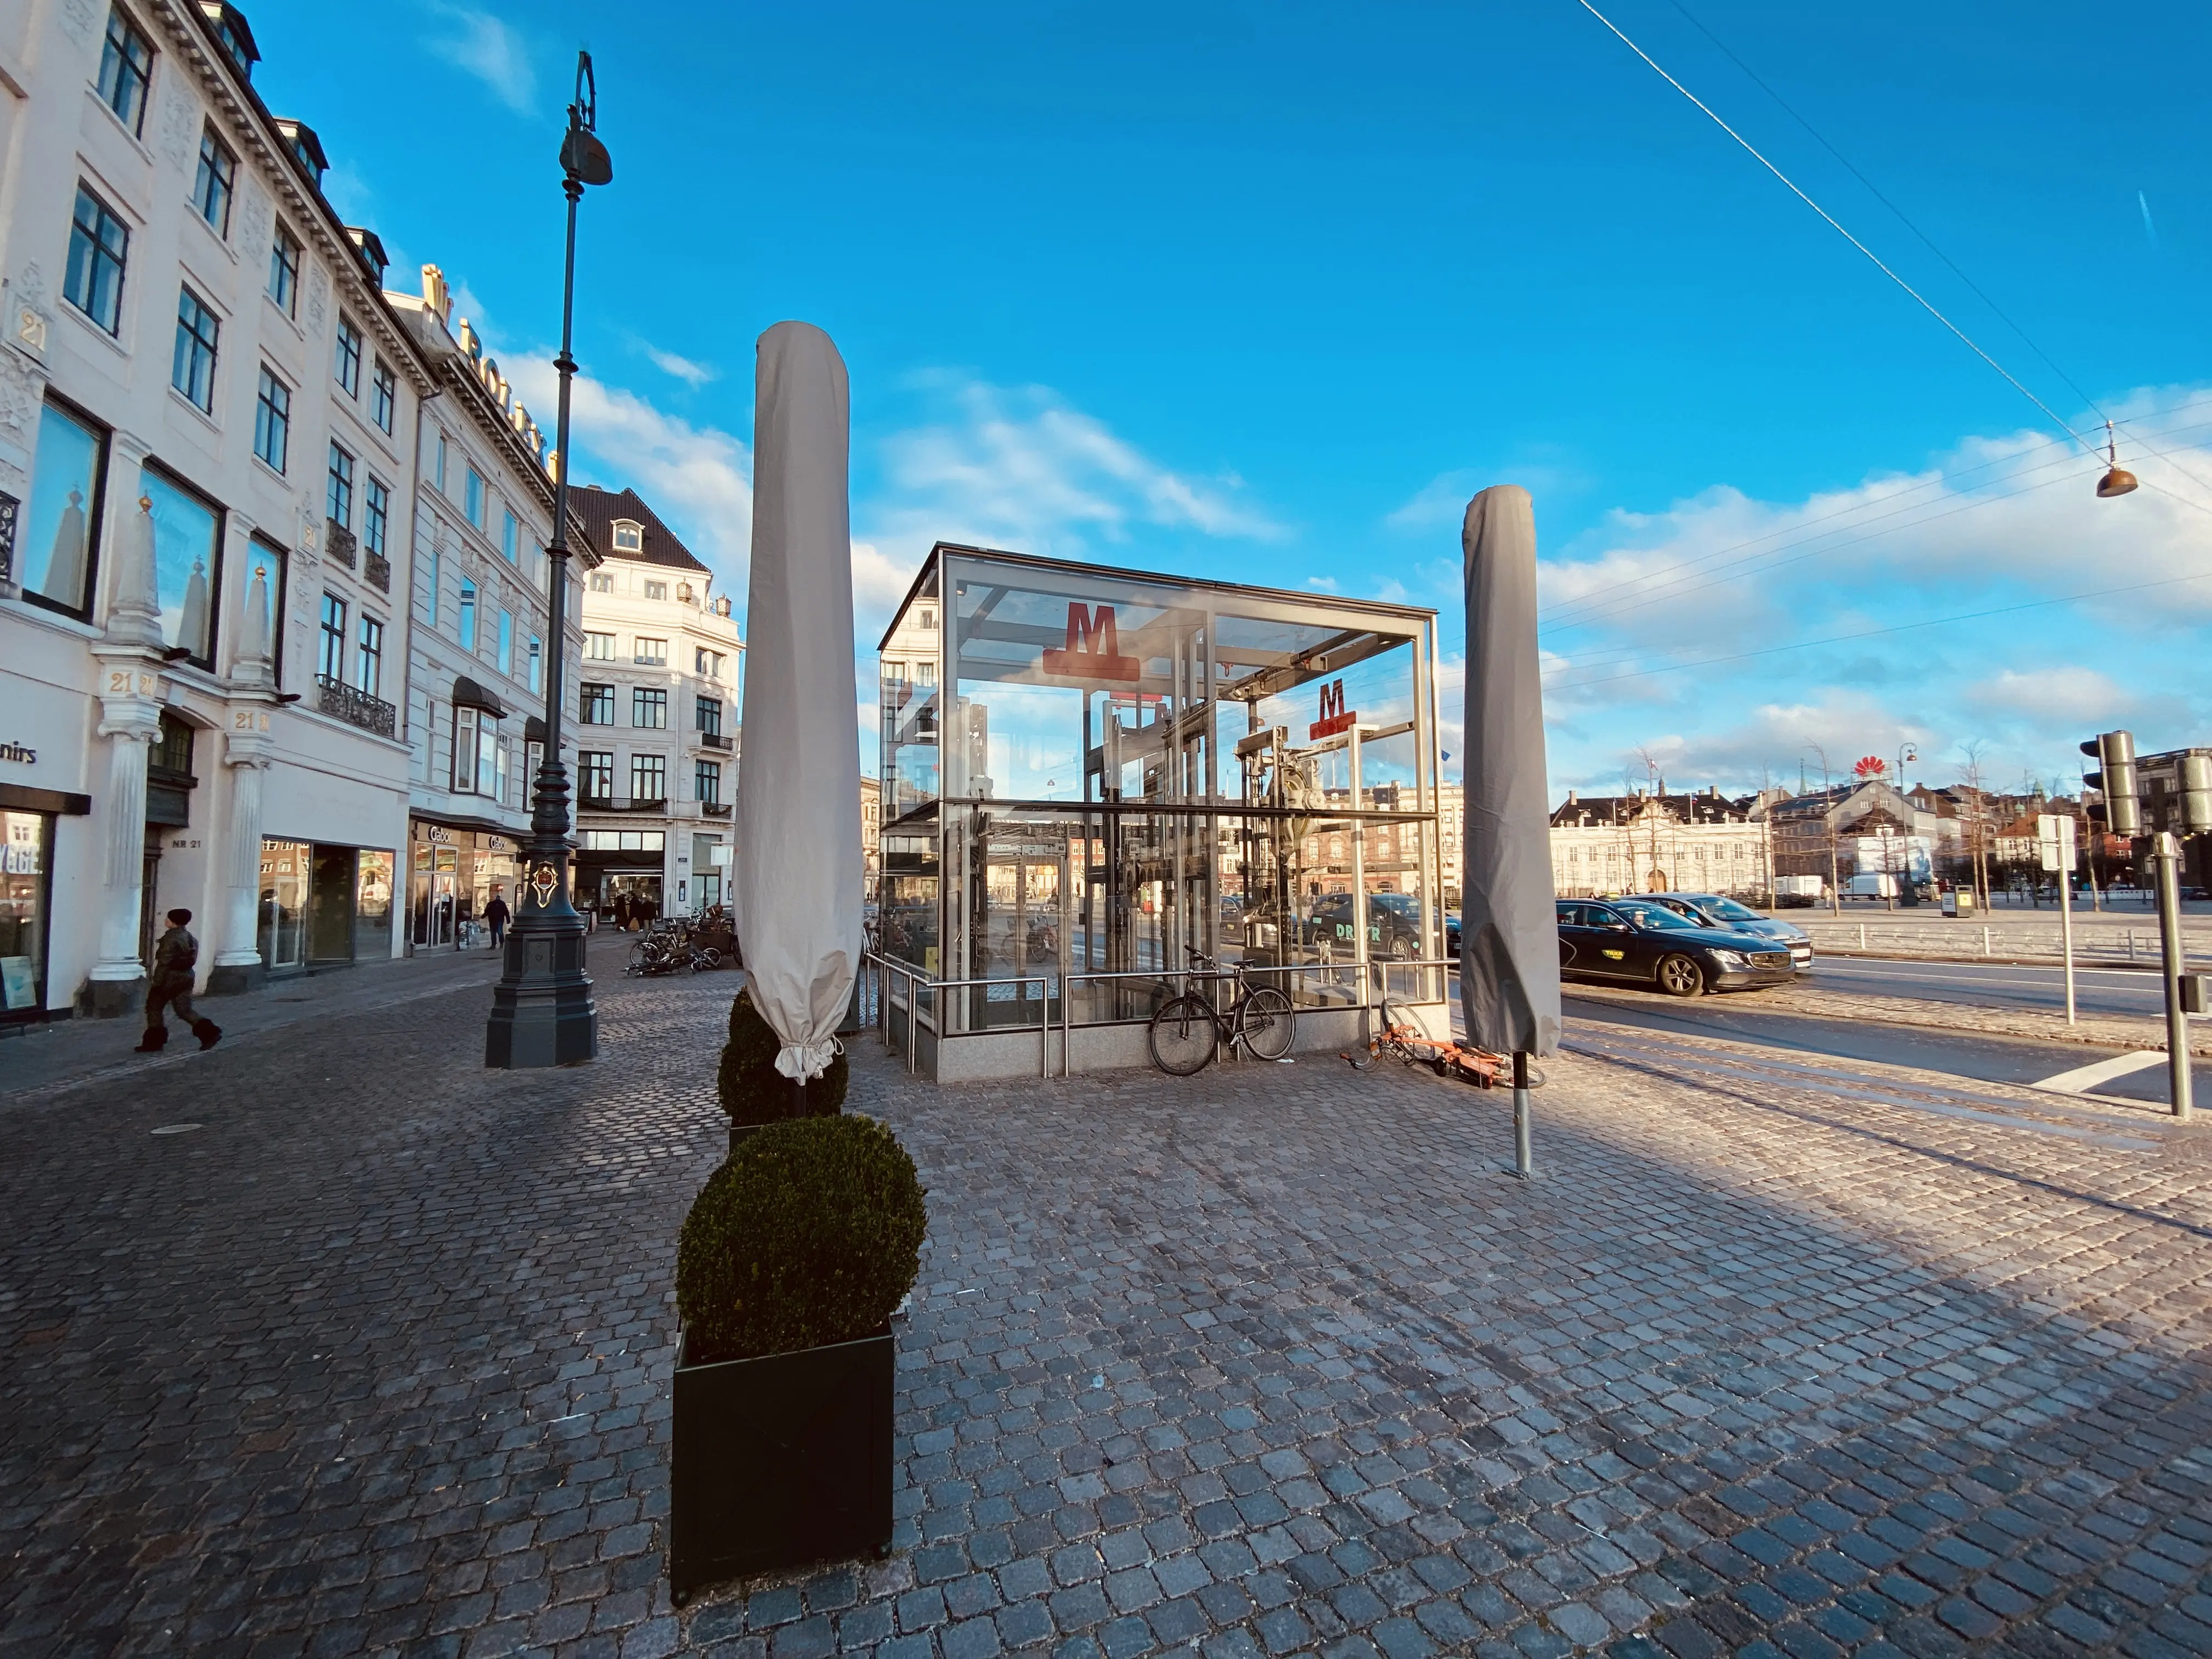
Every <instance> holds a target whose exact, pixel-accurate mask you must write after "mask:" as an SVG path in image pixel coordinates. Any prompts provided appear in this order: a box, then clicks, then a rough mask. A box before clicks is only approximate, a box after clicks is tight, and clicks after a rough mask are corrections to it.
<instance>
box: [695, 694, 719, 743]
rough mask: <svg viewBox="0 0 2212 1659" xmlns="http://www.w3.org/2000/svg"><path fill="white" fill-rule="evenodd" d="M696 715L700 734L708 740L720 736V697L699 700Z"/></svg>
mask: <svg viewBox="0 0 2212 1659" xmlns="http://www.w3.org/2000/svg"><path fill="white" fill-rule="evenodd" d="M697 714H698V723H699V729H700V730H701V731H702V732H705V733H706V734H707V735H708V737H710V738H719V737H720V736H721V735H722V700H721V699H720V697H702V698H700V699H699V701H698V708H697Z"/></svg>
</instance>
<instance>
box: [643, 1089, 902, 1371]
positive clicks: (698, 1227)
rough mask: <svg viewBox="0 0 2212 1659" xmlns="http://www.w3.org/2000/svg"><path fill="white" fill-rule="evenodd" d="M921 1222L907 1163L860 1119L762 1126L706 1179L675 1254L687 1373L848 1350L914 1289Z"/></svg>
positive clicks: (882, 1131) (883, 1133) (889, 1138)
mask: <svg viewBox="0 0 2212 1659" xmlns="http://www.w3.org/2000/svg"><path fill="white" fill-rule="evenodd" d="M928 1225H929V1223H928V1217H927V1213H926V1212H925V1211H924V1209H923V1206H922V1186H921V1179H920V1178H919V1177H918V1176H916V1175H915V1168H914V1160H913V1159H912V1158H909V1157H908V1156H907V1152H906V1148H905V1147H903V1146H900V1145H899V1144H898V1139H897V1138H896V1136H895V1135H893V1134H892V1133H891V1132H890V1130H889V1129H886V1128H885V1127H884V1126H883V1125H882V1124H880V1123H878V1122H877V1121H875V1119H873V1118H872V1117H863V1116H860V1115H857V1114H856V1115H853V1116H850V1117H846V1116H843V1115H838V1116H832V1117H810V1118H801V1119H799V1120H797V1121H793V1122H787V1123H772V1124H770V1125H769V1126H768V1127H765V1128H763V1129H762V1130H761V1131H760V1132H759V1133H757V1134H755V1135H753V1136H752V1137H751V1138H750V1139H748V1140H747V1141H746V1142H745V1143H744V1146H741V1147H740V1148H739V1149H738V1151H737V1152H733V1153H732V1154H731V1155H730V1158H729V1161H728V1162H727V1163H726V1164H723V1165H722V1167H721V1168H720V1169H719V1170H715V1171H714V1175H713V1176H711V1177H709V1179H708V1182H707V1184H706V1186H705V1187H704V1188H702V1190H701V1191H700V1194H699V1196H698V1197H697V1198H696V1200H693V1202H692V1205H691V1212H690V1214H689V1215H687V1216H685V1217H684V1231H683V1233H682V1235H681V1237H679V1239H678V1243H677V1248H676V1310H677V1313H678V1316H680V1317H681V1318H682V1319H683V1322H684V1335H685V1358H686V1360H687V1361H688V1362H689V1363H690V1364H713V1363H714V1362H716V1361H718V1360H724V1359H750V1358H756V1357H757V1356H759V1355H761V1354H770V1353H789V1352H793V1350H795V1349H799V1348H817V1347H822V1346H825V1345H827V1344H829V1343H832V1342H850V1341H853V1340H855V1339H857V1338H860V1337H863V1336H866V1335H867V1334H870V1333H871V1332H872V1331H874V1330H877V1329H878V1328H880V1327H881V1326H882V1325H883V1323H884V1321H885V1320H887V1319H889V1318H890V1316H891V1312H892V1310H894V1309H896V1307H897V1306H898V1304H899V1301H900V1298H901V1297H904V1296H905V1295H906V1293H907V1292H908V1291H910V1290H912V1289H913V1288H914V1280H915V1274H916V1273H918V1272H920V1270H921V1238H922V1234H923V1233H924V1232H925V1231H927V1228H928Z"/></svg>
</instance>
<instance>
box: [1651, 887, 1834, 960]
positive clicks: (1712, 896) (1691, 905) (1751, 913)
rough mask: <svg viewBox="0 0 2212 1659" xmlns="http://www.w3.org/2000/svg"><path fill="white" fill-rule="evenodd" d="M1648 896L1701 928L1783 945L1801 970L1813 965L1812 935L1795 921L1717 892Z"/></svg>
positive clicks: (1652, 894) (1654, 894)
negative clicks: (1740, 934)
mask: <svg viewBox="0 0 2212 1659" xmlns="http://www.w3.org/2000/svg"><path fill="white" fill-rule="evenodd" d="M1645 896H1646V897H1648V898H1651V899H1654V900H1656V901H1657V902H1659V903H1661V904H1663V905H1665V906H1666V907H1667V908H1668V909H1669V910H1672V911H1673V912H1674V914H1675V915H1679V916H1686V917H1688V918H1689V919H1690V920H1691V921H1694V922H1696V923H1698V924H1699V926H1700V927H1719V928H1722V929H1724V930H1726V931H1729V932H1732V933H1751V934H1753V935H1756V936H1757V937H1758V938H1759V939H1764V940H1765V941H1766V942H1767V943H1768V944H1769V945H1781V946H1782V947H1783V948H1784V950H1786V951H1789V952H1790V962H1791V963H1793V964H1795V965H1796V967H1797V968H1799V969H1808V968H1810V967H1811V966H1812V965H1813V936H1812V935H1811V934H1810V933H1807V932H1806V931H1805V930H1804V929H1803V928H1802V927H1799V926H1797V924H1796V922H1794V921H1783V920H1782V919H1781V918H1779V917H1778V916H1765V915H1760V914H1759V912H1758V911H1756V910H1754V909H1753V908H1751V907H1750V906H1749V905H1748V904H1739V903H1738V902H1736V901H1735V900H1734V899H1732V898H1726V897H1723V896H1722V895H1720V894H1718V893H1650V894H1646V895H1645Z"/></svg>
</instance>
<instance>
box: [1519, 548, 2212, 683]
mask: <svg viewBox="0 0 2212 1659" xmlns="http://www.w3.org/2000/svg"><path fill="white" fill-rule="evenodd" d="M2207 578H2212V570H2199V571H2197V572H2195V573H2194V574H2191V575H2186V576H2168V577H2166V578H2164V579H2163V580H2159V581H2154V582H2131V583H2130V584H2128V585H2127V586H2124V587H2097V588H2092V589H2090V590H2089V592H2086V593H2069V594H2067V595H2066V596H2065V597H2063V598H2062V599H2031V600H2029V601H2028V602H2027V604H2025V605H1998V606H1997V607H1996V608H1995V609H1994V610H1990V611H1966V612H1964V613H1962V614H1960V615H1959V616H1956V617H1929V618H1927V619H1926V620H1925V621H1923V622H1910V623H1897V624H1895V625H1894V626H1893V627H1889V628H1869V629H1867V630H1866V631H1865V632H1864V633H1861V634H1838V635H1833V636H1832V637H1831V638H1828V639H1825V640H1799V641H1797V642H1796V643H1795V644H1794V645H1771V646H1768V647H1765V649H1764V650H1760V651H1738V652H1734V653H1730V654H1729V655H1728V656H1725V657H1701V658H1699V659H1698V660H1697V661H1695V662H1678V663H1671V664H1669V665H1668V666H1666V667H1664V668H1644V669H1639V670H1638V671H1636V672H1634V673H1630V674H1607V675H1606V676H1604V677H1603V678H1599V679H1595V680H1571V681H1568V682H1566V683H1565V684H1557V683H1555V684H1553V686H1552V687H1551V688H1549V689H1551V690H1561V691H1577V690H1583V689H1584V688H1585V687H1587V686H1592V685H1611V684H1613V682H1614V681H1616V680H1641V679H1649V678H1651V677H1652V676H1653V675H1655V674H1679V673H1680V672H1681V671H1683V670H1684V669H1687V668H1710V667H1712V666H1713V665H1715V664H1717V663H1724V662H1742V661H1744V660H1746V659H1748V658H1752V657H1771V656H1776V655H1778V654H1779V653H1782V652H1784V651H1809V650H1812V649H1814V647H1818V646H1823V645H1844V644H1848V643H1850V641H1853V640H1871V639H1875V638H1878V637H1879V636H1881V635H1884V634H1909V633H1911V631H1912V630H1913V629H1918V628H1941V627H1945V626H1948V624H1950V623H1962V622H1979V621H1981V620H1982V619H1984V617H2006V616H2010V615H2012V614H2013V613H2015V611H2040V610H2043V609H2044V608H2045V607H2046V606H2050V605H2078V604H2080V603H2081V601H2082V600H2083V599H2105V598H2106V597H2108V596H2110V595H2112V594H2114V593H2140V592H2144V591H2145V590H2147V589H2149V588H2153V587H2172V586H2173V585H2174V584H2175V583H2177V582H2201V581H2203V580H2206V579H2207Z"/></svg>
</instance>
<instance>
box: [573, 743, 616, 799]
mask: <svg viewBox="0 0 2212 1659" xmlns="http://www.w3.org/2000/svg"><path fill="white" fill-rule="evenodd" d="M576 794H577V798H578V799H581V800H596V801H608V800H612V799H614V796H615V757H614V750H611V749H579V750H577V751H576Z"/></svg>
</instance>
